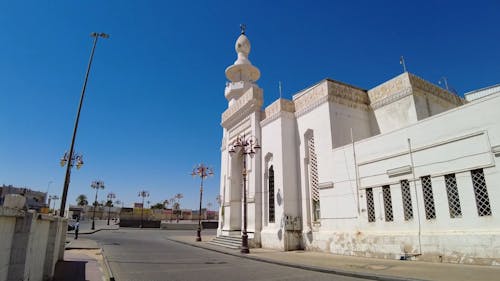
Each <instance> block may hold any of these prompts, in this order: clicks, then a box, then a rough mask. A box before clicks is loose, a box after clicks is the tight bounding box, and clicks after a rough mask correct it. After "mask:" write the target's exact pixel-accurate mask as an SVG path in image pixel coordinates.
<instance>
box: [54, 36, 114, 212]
mask: <svg viewBox="0 0 500 281" xmlns="http://www.w3.org/2000/svg"><path fill="white" fill-rule="evenodd" d="M90 36H92V37H94V44H93V45H92V51H91V52H90V59H89V64H88V66H87V72H86V73H85V80H84V82H83V88H82V94H81V95H80V103H79V105H78V111H77V113H76V120H75V127H74V129H73V137H72V138H71V146H70V148H69V154H68V158H71V160H72V159H73V152H74V151H73V149H74V148H75V138H76V131H77V130H78V121H79V120H80V111H81V110H82V104H83V98H84V97H85V89H86V88H87V81H88V79H89V73H90V66H91V65H92V59H93V58H94V51H95V46H96V44H97V39H98V38H99V37H102V38H109V35H108V34H105V33H97V32H92V33H91V34H90ZM65 155H66V154H65ZM75 156H76V155H75ZM80 157H81V155H80ZM67 160H69V159H67ZM61 164H62V159H61ZM69 164H72V161H69ZM82 164H83V161H82ZM72 166H73V165H68V167H67V168H66V176H65V178H64V187H63V194H62V199H61V210H60V215H61V217H64V209H65V208H66V197H67V195H68V188H69V182H70V178H71V167H72ZM80 166H81V165H80ZM77 168H78V164H77Z"/></svg>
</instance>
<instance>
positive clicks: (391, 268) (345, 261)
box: [167, 233, 500, 281]
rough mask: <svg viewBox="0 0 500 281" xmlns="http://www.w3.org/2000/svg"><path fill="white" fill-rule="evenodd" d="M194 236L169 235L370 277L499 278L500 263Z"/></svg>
mask: <svg viewBox="0 0 500 281" xmlns="http://www.w3.org/2000/svg"><path fill="white" fill-rule="evenodd" d="M194 238H195V237H194V236H187V235H178V236H175V235H172V236H169V237H168V238H167V239H170V240H173V241H176V242H179V243H183V244H188V245H192V246H195V247H200V248H205V249H209V250H213V251H217V252H222V253H226V254H230V255H234V256H239V257H246V258H249V259H253V260H258V261H263V262H269V263H274V264H279V265H285V266H290V267H295V268H301V269H307V270H314V271H319V272H325V273H333V274H339V275H345V276H351V277H358V278H367V279H371V280H387V281H396V280H401V281H409V280H436V281H438V280H439V281H470V280H482V281H488V280H500V278H499V276H500V266H481V265H464V264H450V263H431V262H420V261H400V260H388V259H376V258H364V257H354V256H342V255H334V254H330V253H322V252H312V251H286V252H284V251H279V250H272V249H263V248H251V249H250V254H241V253H240V252H239V250H232V249H227V248H223V247H218V246H214V245H210V244H208V242H209V241H211V240H212V239H214V238H215V235H203V233H202V240H203V242H196V241H195V239H194Z"/></svg>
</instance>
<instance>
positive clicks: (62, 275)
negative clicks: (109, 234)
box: [53, 249, 106, 281]
mask: <svg viewBox="0 0 500 281" xmlns="http://www.w3.org/2000/svg"><path fill="white" fill-rule="evenodd" d="M105 280H106V273H105V271H104V270H103V258H102V254H101V250H100V249H94V250H88V249H85V250H76V249H75V250H66V251H65V252H64V261H59V262H57V264H56V269H55V273H54V279H53V281H105Z"/></svg>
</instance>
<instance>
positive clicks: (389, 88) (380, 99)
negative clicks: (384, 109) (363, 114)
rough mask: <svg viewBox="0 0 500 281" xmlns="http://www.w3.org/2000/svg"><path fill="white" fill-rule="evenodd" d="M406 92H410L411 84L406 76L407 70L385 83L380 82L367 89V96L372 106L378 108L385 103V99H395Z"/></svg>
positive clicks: (406, 93)
mask: <svg viewBox="0 0 500 281" xmlns="http://www.w3.org/2000/svg"><path fill="white" fill-rule="evenodd" d="M408 94H411V84H410V79H409V77H408V72H405V73H403V74H401V75H399V76H396V77H394V78H392V79H391V80H389V81H386V82H385V83H382V84H380V85H378V86H377V87H375V88H373V89H371V90H368V97H369V99H370V104H371V107H372V108H374V107H376V108H378V107H380V106H383V105H385V104H387V103H388V102H387V101H395V100H397V99H400V98H402V97H404V96H406V95H408ZM393 96H395V97H393ZM396 96H397V97H396ZM380 104H383V105H380Z"/></svg>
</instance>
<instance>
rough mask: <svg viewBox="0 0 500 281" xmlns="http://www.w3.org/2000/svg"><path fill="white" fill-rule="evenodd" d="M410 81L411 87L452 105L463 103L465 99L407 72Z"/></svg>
mask: <svg viewBox="0 0 500 281" xmlns="http://www.w3.org/2000/svg"><path fill="white" fill-rule="evenodd" d="M409 77H410V83H411V86H412V87H413V88H416V89H419V90H421V91H422V92H424V93H426V94H431V95H433V96H436V97H439V98H441V99H443V100H445V101H447V102H449V103H451V104H453V105H457V106H458V105H463V104H465V100H464V99H462V98H460V97H458V96H457V95H455V94H453V93H451V92H449V91H447V90H445V89H443V88H441V87H438V86H436V85H434V84H432V83H429V82H427V81H425V80H424V79H422V78H420V77H418V76H416V75H414V74H411V73H409Z"/></svg>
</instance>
